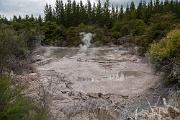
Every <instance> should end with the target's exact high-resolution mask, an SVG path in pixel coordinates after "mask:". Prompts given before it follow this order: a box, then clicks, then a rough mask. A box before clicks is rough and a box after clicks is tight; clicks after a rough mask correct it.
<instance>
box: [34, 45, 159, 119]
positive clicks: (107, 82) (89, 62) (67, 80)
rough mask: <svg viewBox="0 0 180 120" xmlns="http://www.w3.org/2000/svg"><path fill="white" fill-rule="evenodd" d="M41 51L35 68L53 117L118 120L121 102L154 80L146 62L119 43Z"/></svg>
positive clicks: (44, 48)
mask: <svg viewBox="0 0 180 120" xmlns="http://www.w3.org/2000/svg"><path fill="white" fill-rule="evenodd" d="M41 50H42V51H44V52H43V53H41V54H38V55H36V58H37V59H38V61H37V62H36V63H35V64H36V69H37V71H38V73H39V74H40V81H41V83H42V84H43V86H44V87H45V88H46V90H47V92H48V93H49V96H50V98H49V107H50V110H51V112H52V116H53V119H56V120H71V119H72V120H81V119H83V120H86V119H87V120H106V119H107V120H109V119H112V120H113V119H114V120H116V119H119V118H120V116H122V110H120V108H118V107H119V106H121V103H123V102H124V101H125V100H126V99H127V98H130V97H131V98H133V97H134V96H137V95H141V94H143V92H145V91H146V90H147V89H149V88H150V87H152V86H153V85H154V84H155V83H156V81H157V80H158V76H155V75H154V74H153V71H152V69H151V67H150V65H149V64H148V63H145V62H143V61H142V59H141V58H139V57H137V56H136V55H135V54H134V53H133V52H132V50H129V49H127V48H124V47H122V46H119V47H99V48H87V49H86V50H81V49H80V48H65V47H64V48H63V47H62V48H61V47H42V48H41ZM134 50H135V49H134ZM118 109H119V110H118ZM95 111H96V112H95ZM120 111H121V112H120ZM104 116H105V117H104Z"/></svg>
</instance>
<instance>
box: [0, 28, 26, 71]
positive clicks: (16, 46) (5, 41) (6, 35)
mask: <svg viewBox="0 0 180 120" xmlns="http://www.w3.org/2000/svg"><path fill="white" fill-rule="evenodd" d="M26 52H27V46H26V43H25V41H24V40H22V39H21V37H19V36H18V34H17V32H16V31H14V30H13V29H12V28H9V26H7V25H0V73H1V72H2V71H3V70H5V69H10V68H11V66H12V65H11V63H13V61H15V60H17V59H23V58H24V57H25V55H26Z"/></svg>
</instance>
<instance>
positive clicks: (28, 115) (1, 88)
mask: <svg viewBox="0 0 180 120" xmlns="http://www.w3.org/2000/svg"><path fill="white" fill-rule="evenodd" d="M21 91H22V88H21V87H20V86H15V85H14V84H13V83H12V81H11V80H10V78H9V77H7V76H5V75H0V96H1V97H0V120H47V119H48V116H47V114H46V112H45V111H43V110H40V109H39V108H37V107H36V106H35V105H33V104H31V103H32V102H30V101H29V100H28V99H27V98H25V97H23V96H22V95H21Z"/></svg>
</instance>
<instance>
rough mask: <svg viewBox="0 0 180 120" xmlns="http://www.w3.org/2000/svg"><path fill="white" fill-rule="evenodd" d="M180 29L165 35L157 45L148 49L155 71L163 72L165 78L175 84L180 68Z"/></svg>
mask: <svg viewBox="0 0 180 120" xmlns="http://www.w3.org/2000/svg"><path fill="white" fill-rule="evenodd" d="M179 48H180V29H176V30H173V31H171V32H169V33H168V34H167V36H166V37H165V38H163V39H162V40H161V41H160V42H159V43H155V44H153V45H152V46H151V48H150V56H151V59H152V62H153V63H154V65H155V67H156V69H157V70H162V71H164V72H165V77H166V78H168V80H170V81H174V82H177V81H178V79H179V75H178V73H179V71H178V70H179V68H180V57H179V56H180V49H179Z"/></svg>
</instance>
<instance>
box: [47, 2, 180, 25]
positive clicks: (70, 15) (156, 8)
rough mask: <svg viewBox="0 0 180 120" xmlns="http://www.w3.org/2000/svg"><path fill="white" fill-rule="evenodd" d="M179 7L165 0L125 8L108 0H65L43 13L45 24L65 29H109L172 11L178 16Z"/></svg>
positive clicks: (48, 6)
mask: <svg viewBox="0 0 180 120" xmlns="http://www.w3.org/2000/svg"><path fill="white" fill-rule="evenodd" d="M179 6H180V2H179V1H178V0H176V1H174V0H171V1H169V0H165V1H164V2H163V1H160V0H155V1H152V0H151V1H150V2H149V3H146V1H144V0H141V1H140V2H139V5H138V6H137V7H136V5H135V3H134V2H133V1H132V2H131V3H130V4H127V6H123V5H121V6H120V7H119V6H114V5H111V4H110V2H109V0H106V1H105V2H104V4H103V3H102V2H101V0H98V3H97V4H95V3H91V2H90V0H88V1H87V3H86V4H83V2H82V1H80V2H76V1H75V0H74V1H71V0H67V2H66V3H63V1H62V0H56V4H55V7H54V8H52V6H51V5H48V4H46V6H45V10H44V13H45V21H46V22H47V21H54V22H57V23H58V24H61V25H64V26H66V27H69V26H77V25H79V24H80V23H84V24H90V25H91V24H96V25H99V26H103V27H104V26H105V27H108V28H111V27H112V25H113V23H114V22H115V21H117V20H130V19H143V20H144V22H146V23H148V22H149V18H150V17H151V16H152V15H154V14H156V13H164V12H167V11H172V12H174V13H176V14H177V15H179V14H180V9H179Z"/></svg>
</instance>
